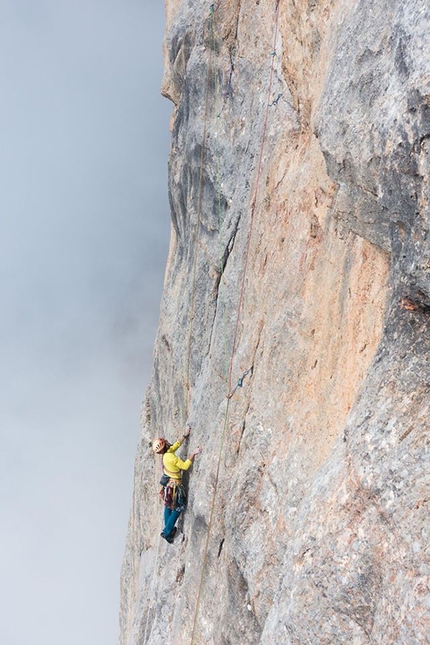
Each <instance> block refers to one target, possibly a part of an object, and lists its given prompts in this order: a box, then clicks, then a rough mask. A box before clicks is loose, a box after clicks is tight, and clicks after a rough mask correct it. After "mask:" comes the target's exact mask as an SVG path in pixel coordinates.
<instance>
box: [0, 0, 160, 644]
mask: <svg viewBox="0 0 430 645" xmlns="http://www.w3.org/2000/svg"><path fill="white" fill-rule="evenodd" d="M0 12H1V16H0V70H1V71H0V78H1V101H0V120H1V133H2V136H1V152H0V177H1V190H0V276H1V280H0V290H1V291H0V297H1V317H0V343H1V347H0V351H1V370H0V415H1V416H0V424H1V425H0V432H1V443H2V451H1V464H0V473H1V475H0V477H1V487H0V491H1V492H0V501H1V509H2V514H1V523H2V526H1V537H0V540H1V543H0V567H1V568H0V577H1V589H0V593H1V597H0V602H1V605H2V609H3V611H2V616H3V617H2V620H1V623H0V642H1V643H2V644H4V645H28V644H30V643H31V644H32V645H42V644H43V645H58V643H61V645H72V644H73V645H90V644H91V645H111V644H114V643H116V641H117V638H118V610H119V575H120V566H121V558H122V554H123V551H124V545H125V535H126V529H127V520H128V513H129V510H130V505H131V496H132V476H133V461H134V453H135V448H136V444H137V439H138V431H139V416H140V405H141V400H142V398H143V395H144V390H145V387H146V385H147V383H148V381H149V377H150V371H151V355H152V346H153V342H154V336H155V329H156V324H157V318H158V308H159V302H160V297H161V288H162V279H163V272H164V265H165V260H166V253H167V245H168V236H169V209H168V203H167V187H166V186H167V177H166V166H167V155H168V145H169V131H168V122H169V118H170V114H171V105H170V104H169V102H168V101H167V100H166V99H163V98H162V97H161V96H160V95H159V87H160V84H161V78H162V37H163V28H164V7H163V3H159V2H150V1H148V0H146V1H144V0H139V1H138V0H103V1H101V0H100V1H98V0H85V1H84V0H73V1H72V0H37V1H35V0H9V1H1V0H0Z"/></svg>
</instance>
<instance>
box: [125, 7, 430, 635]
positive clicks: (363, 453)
mask: <svg viewBox="0 0 430 645" xmlns="http://www.w3.org/2000/svg"><path fill="white" fill-rule="evenodd" d="M429 52H430V6H429V4H428V0H408V1H407V2H406V1H404V0H367V1H366V2H365V1H364V0H361V1H360V0H280V2H279V3H277V2H276V0H270V1H269V0H252V1H251V0H228V2H227V0H221V1H218V2H215V3H214V5H212V7H211V5H210V3H208V2H203V1H202V0H181V1H180V0H167V29H166V41H165V77H164V80H163V86H162V91H163V94H165V95H166V96H167V97H168V98H170V99H171V100H172V101H173V103H174V114H173V118H172V149H171V155H170V161H169V171H170V177H169V195H170V203H171V214H172V237H171V247H170V254H169V259H168V266H167V270H166V279H165V291H164V296H163V302H162V308H161V316H160V325H159V331H158V337H157V341H156V346H155V352H154V372H153V379H152V383H151V385H150V387H149V389H148V393H147V397H146V401H145V404H144V408H143V413H142V433H141V442H140V446H139V450H138V455H137V459H136V467H135V490H134V500H133V507H132V512H131V516H130V525H129V533H128V538H127V546H126V554H125V557H124V566H123V573H122V601H121V636H120V643H121V645H143V644H146V643H151V644H153V645H161V644H163V645H166V644H169V645H170V644H171V643H180V644H186V643H190V644H192V643H195V644H210V645H227V644H229V645H236V644H237V643H244V644H245V643H247V644H248V643H250V644H254V643H255V644H256V643H261V644H264V645H281V644H282V645H288V644H308V643H309V644H312V645H314V644H315V643H321V644H322V643H324V644H330V645H331V644H336V643H339V644H344V643H354V644H357V645H361V644H367V643H374V644H379V643H387V644H390V645H391V644H394V643H396V644H397V643H399V644H400V643H402V644H405V645H406V644H407V645H411V644H415V643H428V642H430V625H429V616H430V578H429V574H430V562H429V556H430V550H429V533H430V527H429V520H428V517H429V504H430V492H429V474H428V473H429V461H430V460H429V402H430V397H429V389H430V353H429V344H430V343H429V332H430V237H429V224H430V206H429V199H430V186H429V165H430V156H429V155H430V153H429V146H430V53H429ZM251 366H252V370H251V372H250V373H249V374H248V375H247V376H245V378H244V379H243V384H242V387H241V388H237V389H236V391H235V393H234V395H233V397H232V398H231V399H230V400H229V401H228V400H227V398H226V395H227V394H228V393H229V392H230V391H231V389H232V387H233V386H234V384H235V383H236V381H237V379H238V378H239V377H240V376H241V375H242V374H243V372H244V371H245V370H247V369H248V368H250V367H251ZM187 421H189V422H191V424H192V426H193V432H192V436H191V439H190V447H194V446H195V445H196V444H197V443H201V444H202V445H203V446H204V452H203V454H202V455H201V456H200V457H198V458H197V459H196V461H195V465H194V467H193V470H192V471H191V473H190V476H189V478H188V479H189V482H188V484H189V505H188V509H187V511H186V513H185V514H184V515H183V518H182V519H181V521H180V526H181V529H182V531H183V533H181V534H180V535H179V537H178V538H177V539H176V540H175V543H174V545H172V546H170V545H168V544H166V543H165V542H164V541H162V540H161V541H160V539H159V532H160V528H161V515H162V507H161V506H160V504H159V502H158V500H157V490H158V479H159V476H160V468H161V467H160V463H159V461H157V460H155V459H154V456H153V455H152V453H151V450H150V447H149V443H150V440H151V439H152V438H154V437H155V436H158V435H165V436H167V437H169V438H172V439H173V438H174V437H175V436H176V435H179V434H180V433H181V431H182V430H183V428H184V425H185V423H186V422H187ZM184 451H185V449H184ZM218 467H219V468H218Z"/></svg>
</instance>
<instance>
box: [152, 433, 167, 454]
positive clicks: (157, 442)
mask: <svg viewBox="0 0 430 645" xmlns="http://www.w3.org/2000/svg"><path fill="white" fill-rule="evenodd" d="M166 443H167V441H166V440H165V439H163V438H162V437H159V438H158V439H154V441H153V442H152V450H153V451H154V452H157V453H160V452H161V451H162V450H163V448H164V447H165V445H166Z"/></svg>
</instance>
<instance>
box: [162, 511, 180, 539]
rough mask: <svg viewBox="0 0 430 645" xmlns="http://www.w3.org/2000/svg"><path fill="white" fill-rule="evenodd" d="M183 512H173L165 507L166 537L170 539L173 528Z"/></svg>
mask: <svg viewBox="0 0 430 645" xmlns="http://www.w3.org/2000/svg"><path fill="white" fill-rule="evenodd" d="M181 511H182V509H181V510H177V509H175V510H172V509H171V508H168V507H167V506H165V507H164V531H163V533H164V537H169V536H170V534H171V533H172V531H173V528H174V526H175V524H176V520H177V519H178V517H179V516H180V514H181Z"/></svg>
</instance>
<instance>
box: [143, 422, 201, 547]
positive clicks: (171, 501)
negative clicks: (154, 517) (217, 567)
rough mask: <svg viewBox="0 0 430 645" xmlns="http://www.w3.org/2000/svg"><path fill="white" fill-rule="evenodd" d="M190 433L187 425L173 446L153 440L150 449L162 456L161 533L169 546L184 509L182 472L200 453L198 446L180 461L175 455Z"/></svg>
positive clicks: (163, 440)
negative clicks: (162, 503) (162, 516)
mask: <svg viewBox="0 0 430 645" xmlns="http://www.w3.org/2000/svg"><path fill="white" fill-rule="evenodd" d="M190 432H191V427H190V426H189V425H188V426H187V428H186V430H185V432H184V434H183V435H182V437H181V439H179V440H178V441H177V442H176V443H174V444H173V446H172V445H171V444H170V443H169V442H168V441H167V440H166V439H164V438H162V437H160V438H159V439H154V441H153V443H152V449H153V451H154V452H155V453H156V454H157V455H163V473H164V474H163V477H162V478H161V480H160V484H161V485H162V488H161V490H160V496H161V497H162V499H163V502H164V529H163V531H162V533H161V537H163V538H164V539H165V540H167V542H169V543H170V544H171V543H172V542H173V538H174V535H175V533H176V526H175V524H176V520H177V519H178V517H179V515H180V514H181V513H182V511H183V510H184V508H185V505H186V503H187V499H186V494H185V489H184V487H183V485H182V471H183V470H188V469H189V468H190V466H191V465H192V463H193V460H194V457H195V456H196V455H199V454H200V453H201V451H202V450H201V448H200V446H199V447H197V448H196V450H194V452H192V453H191V454H190V456H189V457H188V459H186V460H185V461H182V459H180V458H179V457H177V456H176V455H175V452H176V451H177V450H178V449H179V447H180V446H181V444H182V441H183V440H184V439H186V438H187V437H188V436H189V434H190Z"/></svg>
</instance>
